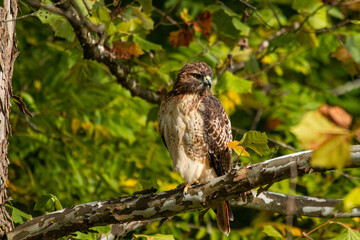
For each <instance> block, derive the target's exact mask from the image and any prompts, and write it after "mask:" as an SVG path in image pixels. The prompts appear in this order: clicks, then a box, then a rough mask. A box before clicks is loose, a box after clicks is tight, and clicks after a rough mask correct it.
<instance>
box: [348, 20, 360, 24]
mask: <svg viewBox="0 0 360 240" xmlns="http://www.w3.org/2000/svg"><path fill="white" fill-rule="evenodd" d="M350 22H351V23H353V24H360V20H351V21H350Z"/></svg>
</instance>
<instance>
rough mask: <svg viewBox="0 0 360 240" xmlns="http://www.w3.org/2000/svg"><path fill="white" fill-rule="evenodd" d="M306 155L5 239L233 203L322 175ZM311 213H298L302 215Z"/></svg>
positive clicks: (78, 214)
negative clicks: (289, 181)
mask: <svg viewBox="0 0 360 240" xmlns="http://www.w3.org/2000/svg"><path fill="white" fill-rule="evenodd" d="M311 155H312V152H311V151H305V152H299V153H294V154H290V155H286V156H282V157H278V158H275V159H271V160H267V161H265V162H262V163H258V164H254V165H250V166H247V167H246V168H239V167H236V168H234V169H232V170H231V172H230V173H228V174H227V175H224V176H221V177H218V178H215V179H213V180H212V181H210V182H208V183H205V184H200V185H197V186H195V187H192V188H190V189H189V191H188V194H186V195H183V192H182V190H181V189H177V190H176V189H175V190H171V191H167V192H162V193H158V194H153V193H149V194H146V195H142V196H129V197H121V198H116V199H111V200H105V201H98V202H93V203H86V204H81V205H78V206H74V207H70V208H66V209H63V210H60V211H57V212H53V213H49V214H46V215H43V216H39V217H36V218H33V219H31V220H29V221H28V222H26V223H24V224H22V225H20V226H19V227H17V228H16V229H14V230H13V231H12V232H10V233H9V234H8V239H54V238H58V237H61V236H65V235H68V234H70V233H72V232H75V231H88V229H89V228H91V227H94V226H100V225H107V224H115V223H129V222H134V221H143V220H151V219H159V218H166V217H172V216H175V215H177V214H180V213H183V212H188V211H194V210H199V209H203V208H208V207H210V206H212V205H213V204H214V203H216V202H218V201H225V200H231V199H238V198H239V196H240V195H241V194H242V193H244V192H247V191H250V190H252V189H254V188H257V187H260V186H263V185H266V184H272V183H274V182H278V181H281V180H284V179H287V178H290V177H291V174H290V172H291V171H293V169H295V170H296V172H297V176H302V175H304V174H310V173H312V172H322V171H325V169H317V168H312V167H311V166H310V160H311ZM348 167H360V145H358V146H353V147H352V149H351V165H349V166H348ZM265 197H266V196H265ZM310 200H311V199H310ZM320 202H321V201H320ZM320 202H319V201H318V203H317V204H316V203H315V205H314V206H315V207H317V208H315V209H313V210H314V211H315V212H317V211H321V210H322V208H321V207H323V206H320V205H321V204H320ZM319 204H320V205H319ZM310 210H311V209H302V212H303V213H306V212H309V211H310ZM357 211H358V210H357ZM330 214H335V213H334V212H332V213H330Z"/></svg>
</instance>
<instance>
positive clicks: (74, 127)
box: [71, 118, 80, 134]
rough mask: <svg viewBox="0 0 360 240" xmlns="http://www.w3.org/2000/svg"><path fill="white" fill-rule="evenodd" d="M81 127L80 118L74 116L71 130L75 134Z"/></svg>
mask: <svg viewBox="0 0 360 240" xmlns="http://www.w3.org/2000/svg"><path fill="white" fill-rule="evenodd" d="M79 128H80V120H79V119H78V118H74V119H73V120H72V121H71V130H72V132H73V134H76V133H77V131H78V130H79Z"/></svg>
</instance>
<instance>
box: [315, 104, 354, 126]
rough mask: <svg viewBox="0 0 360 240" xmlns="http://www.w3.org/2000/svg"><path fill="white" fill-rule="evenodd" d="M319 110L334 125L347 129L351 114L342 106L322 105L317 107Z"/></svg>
mask: <svg viewBox="0 0 360 240" xmlns="http://www.w3.org/2000/svg"><path fill="white" fill-rule="evenodd" d="M319 112H320V113H321V114H322V115H324V116H325V117H327V118H328V119H329V120H330V121H332V122H334V123H335V124H336V125H338V126H340V127H343V128H347V129H349V127H350V124H351V122H352V116H351V115H350V114H348V113H347V112H346V111H345V110H344V109H343V108H341V107H339V106H334V107H331V106H329V105H326V104H324V105H322V106H321V107H320V108H319Z"/></svg>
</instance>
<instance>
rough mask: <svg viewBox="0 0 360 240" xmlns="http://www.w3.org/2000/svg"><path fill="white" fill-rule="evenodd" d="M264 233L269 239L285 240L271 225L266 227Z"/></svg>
mask: <svg viewBox="0 0 360 240" xmlns="http://www.w3.org/2000/svg"><path fill="white" fill-rule="evenodd" d="M263 233H265V234H266V235H267V236H269V237H274V238H284V237H283V236H282V235H281V233H280V232H279V231H278V230H276V228H274V227H273V226H271V225H266V226H265V227H264V229H263Z"/></svg>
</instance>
